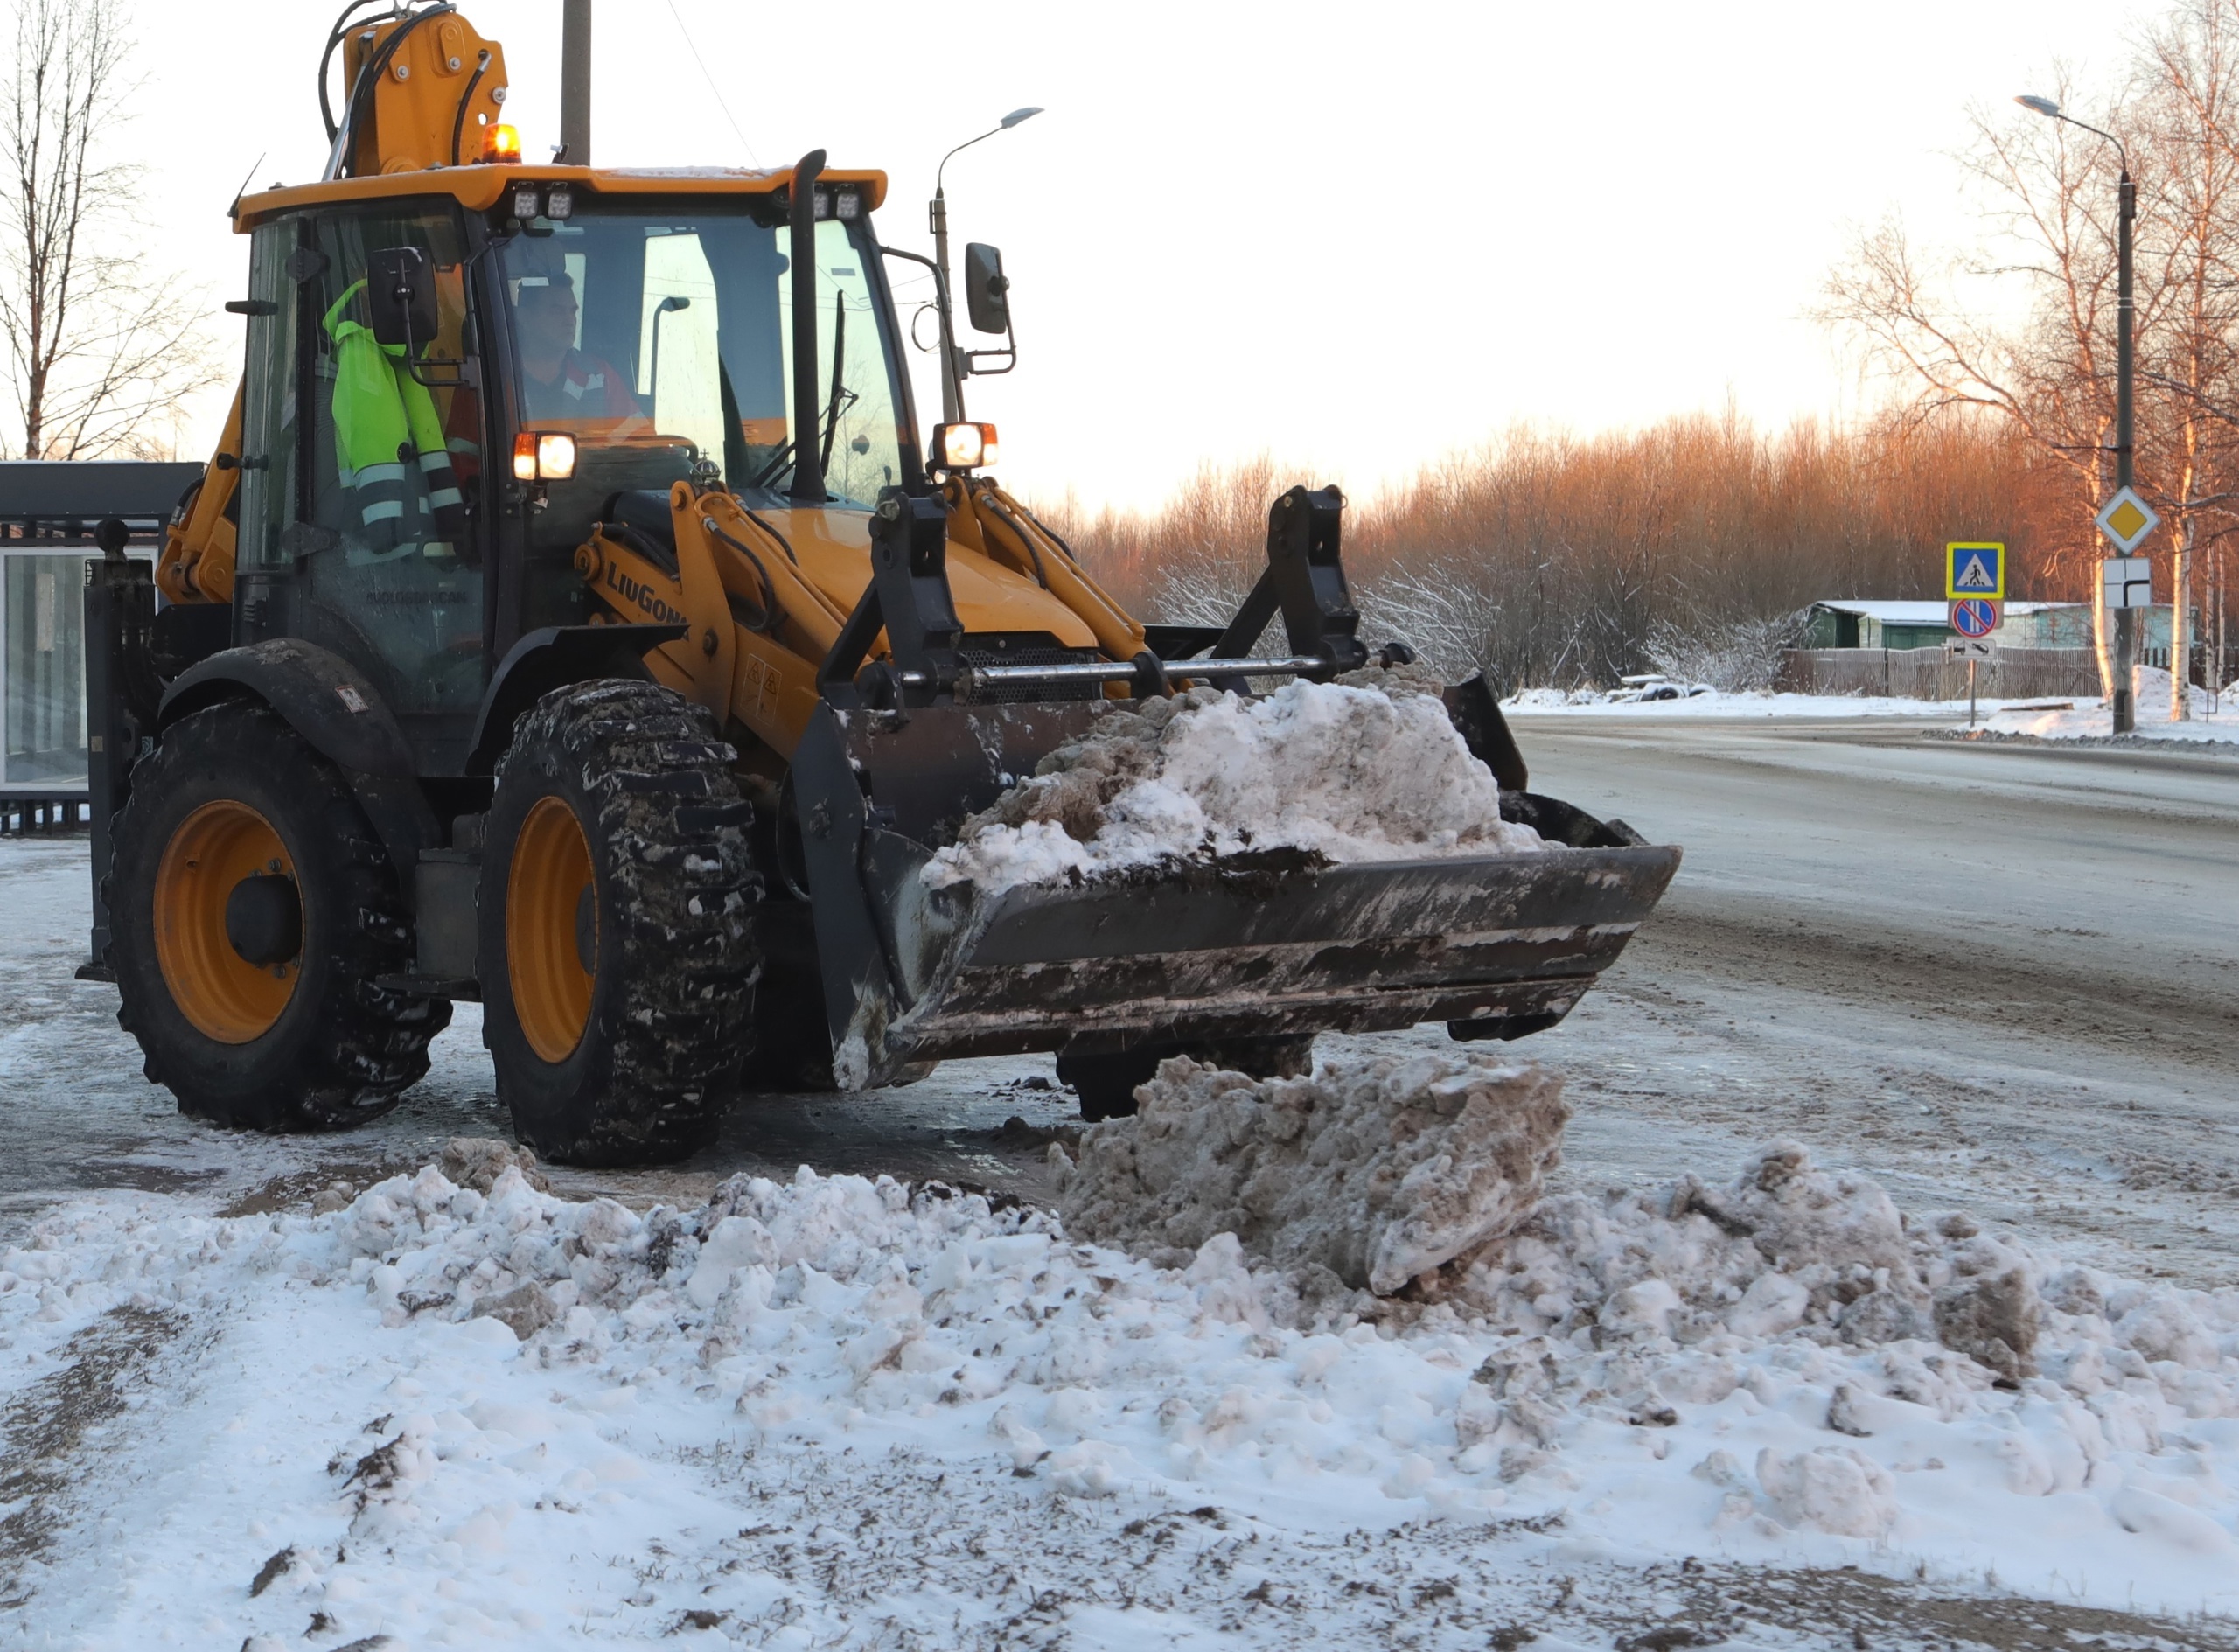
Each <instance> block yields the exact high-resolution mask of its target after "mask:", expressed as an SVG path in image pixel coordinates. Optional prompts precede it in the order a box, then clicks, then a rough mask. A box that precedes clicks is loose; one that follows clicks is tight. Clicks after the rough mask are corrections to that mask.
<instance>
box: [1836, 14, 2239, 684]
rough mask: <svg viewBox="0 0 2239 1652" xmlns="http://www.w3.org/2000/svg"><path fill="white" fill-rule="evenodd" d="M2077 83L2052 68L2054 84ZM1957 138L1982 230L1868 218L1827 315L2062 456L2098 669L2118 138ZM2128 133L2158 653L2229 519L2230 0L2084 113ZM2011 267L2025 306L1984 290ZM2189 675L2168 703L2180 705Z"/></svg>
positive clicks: (2238, 68) (2148, 43)
mask: <svg viewBox="0 0 2239 1652" xmlns="http://www.w3.org/2000/svg"><path fill="white" fill-rule="evenodd" d="M2055 90H2056V91H2057V93H2058V94H2059V97H2060V100H2061V101H2062V102H2063V103H2065V102H2068V101H2070V98H2071V95H2072V88H2071V87H2070V86H2069V85H2068V83H2067V80H2066V78H2065V77H2060V80H2059V84H2058V85H2057V86H2056V87H2055ZM1974 124H1975V134H1974V142H1973V143H1972V145H1971V146H1970V149H1969V150H1967V151H1966V152H1965V153H1964V154H1963V156H1962V157H1961V164H1962V165H1963V169H1964V171H1965V172H1966V174H1967V176H1968V178H1969V180H1970V184H1971V185H1973V186H1974V187H1975V188H1976V190H1977V192H1978V194H1979V196H1980V198H1981V200H1982V206H1983V211H1984V220H1985V229H1986V231H1987V234H1985V236H1984V240H1983V242H1982V244H1981V245H1980V246H1979V247H1977V248H1975V249H1972V250H1971V251H1969V252H1964V253H1962V254H1957V255H1955V256H1950V257H1947V258H1944V259H1942V260H1924V259H1923V258H1922V256H1921V254H1919V253H1918V252H1917V251H1916V250H1915V248H1914V247H1912V246H1911V245H1910V244H1909V243H1908V240H1907V239H1906V237H1905V235H1904V234H1903V231H1902V230H1901V228H1900V227H1898V226H1896V225H1895V224H1894V223H1892V224H1887V225H1884V226H1883V227H1881V228H1880V229H1879V230H1877V231H1874V232H1873V233H1871V234H1866V235H1865V236H1862V237H1861V238H1860V240H1859V243H1858V245H1857V247H1855V248H1854V249H1853V252H1852V256H1851V258H1850V260H1849V261H1848V262H1847V263H1846V264H1845V266H1844V267H1843V268H1839V269H1838V271H1837V272H1836V273H1835V274H1834V275H1833V276H1832V277H1831V280H1830V282H1829V285H1828V289H1827V297H1826V302H1825V303H1824V307H1823V310H1822V316H1823V318H1824V319H1826V320H1828V321H1830V322H1832V323H1835V324H1838V325H1840V326H1842V327H1844V328H1845V329H1847V330H1849V331H1851V332H1852V334H1853V335H1854V336H1856V337H1857V338H1860V339H1861V340H1862V341H1863V342H1864V343H1865V345H1866V347H1867V350H1868V352H1869V354H1870V355H1872V356H1873V357H1874V358H1876V359H1878V360H1879V361H1880V363H1881V364H1882V365H1883V366H1886V367H1887V368H1889V369H1891V370H1892V371H1893V372H1894V374H1895V375H1896V376H1897V377H1898V378H1899V379H1900V380H1903V381H1906V382H1908V383H1909V384H1910V386H1911V387H1912V395H1911V404H1912V406H1913V407H1914V408H1915V411H1916V412H1925V411H1928V410H1931V409H1936V408H1948V407H1951V406H1955V405H1964V406H1971V407H1977V408H1989V409H1991V410H1993V411H1995V412H1996V413H1998V414H1999V415H2004V416H2005V417H2006V418H2008V419H2010V420H2012V422H2014V424H2016V425H2017V426H2018V427H2019V428H2020V429H2023V430H2024V431H2026V433H2027V435H2028V436H2029V437H2030V438H2031V439H2032V440H2033V442H2035V443H2038V444H2039V445H2040V447H2041V448H2042V449H2043V450H2044V451H2046V452H2047V454H2048V455H2051V456H2053V457H2056V458H2057V459H2058V460H2059V461H2060V462H2061V464H2064V465H2065V466H2066V467H2067V468H2068V471H2069V472H2070V474H2071V475H2072V476H2073V477H2074V478H2075V488H2076V506H2077V508H2076V510H2075V515H2074V517H2073V518H2072V519H2071V520H2072V521H2073V523H2074V525H2075V544H2074V550H2073V552H2072V553H2071V556H2070V558H2069V559H2067V560H2069V561H2073V563H2074V564H2075V567H2074V568H2073V570H2072V575H2071V579H2070V583H2071V588H2073V586H2074V585H2082V586H2084V587H2085V588H2086V589H2089V592H2090V594H2091V600H2092V605H2093V611H2094V617H2095V620H2096V624H2095V627H2094V633H2095V637H2096V641H2097V644H2098V648H2099V655H2100V675H2101V679H2102V682H2103V686H2104V687H2107V688H2109V689H2111V688H2112V687H2113V681H2112V673H2111V670H2110V661H2109V659H2108V651H2107V630H2108V624H2107V615H2106V613H2105V611H2104V610H2103V606H2102V605H2101V602H2100V589H2099V582H2098V580H2097V579H2096V577H2094V576H2093V574H2092V567H2091V565H2092V564H2093V563H2095V562H2096V561H2097V559H2098V557H2099V555H2100V554H2102V553H2101V547H2100V546H2099V545H2098V544H2097V542H2096V534H2095V533H2093V531H2092V529H2091V528H2090V527H2089V519H2090V517H2091V516H2092V515H2094V514H2096V511H2097V509H2098V507H2099V505H2100V504H2101V503H2102V501H2103V498H2104V496H2105V494H2106V492H2107V491H2108V490H2109V489H2110V487H2111V485H2112V481H2113V477H2112V470H2113V466H2112V464H2111V463H2110V461H2111V458H2112V455H2111V452H2110V449H2109V447H2108V445H2107V444H2108V443H2109V441H2110V432H2111V430H2112V427H2113V422H2114V401H2115V371H2114V369H2115V350H2114V321H2115V296H2116V255H2115V253H2116V222H2115V206H2116V193H2115V190H2114V188H2113V164H2114V161H2115V156H2114V154H2113V152H2112V150H2111V146H2110V145H2108V144H2107V143H2104V142H2103V140H2102V139H2100V138H2097V137H2095V136H2091V135H2090V134H2089V133H2086V132H2081V131H2079V130H2077V129H2075V128H2074V127H2072V126H2070V125H2068V123H2067V122H2051V121H2047V120H2045V119H2042V118H2041V117H2040V116H2037V115H2011V114H2004V113H2001V114H2000V115H1998V116H1997V117H1996V118H1993V117H1992V116H1991V115H1988V114H1982V113H1978V114H1977V115H1976V117H1975V122H1974ZM2094 124H2096V125H2101V126H2104V127H2105V128H2107V129H2109V130H2110V131H2111V132H2113V133H2114V134H2115V135H2116V136H2117V137H2118V138H2119V139H2120V140H2121V142H2122V143H2123V146H2124V150H2126V151H2127V153H2128V157H2129V161H2130V167H2131V176H2132V178H2133V179H2134V180H2135V181H2136V184H2137V186H2138V226H2137V237H2136V240H2137V247H2138V253H2137V257H2136V261H2135V262H2136V269H2137V280H2136V288H2137V303H2138V315H2137V337H2138V391H2139V394H2138V403H2137V417H2136V436H2135V438H2134V439H2135V441H2136V443H2137V445H2138V456H2137V458H2138V487H2139V490H2140V491H2142V492H2145V493H2146V494H2147V495H2148V496H2149V497H2151V498H2153V499H2154V501H2155V503H2156V505H2158V506H2159V509H2160V511H2161V512H2162V514H2163V516H2164V518H2165V519H2166V520H2167V524H2168V528H2169V533H2168V539H2167V541H2166V542H2167V544H2168V545H2169V547H2170V550H2169V558H2170V575H2171V579H2170V583H2171V586H2172V593H2171V594H2172V599H2173V626H2172V637H2171V643H2172V649H2171V656H2172V657H2171V665H2172V667H2173V670H2172V677H2173V681H2174V682H2176V683H2177V684H2181V683H2182V682H2183V681H2184V680H2185V676H2186V672H2187V660H2188V657H2189V654H2188V645H2189V636H2188V626H2189V621H2190V611H2191V610H2190V598H2191V588H2192V583H2193V575H2194V561H2195V560H2196V553H2197V550H2198V549H2199V547H2201V546H2202V545H2203V544H2204V543H2207V542H2211V541H2213V540H2216V539H2217V538H2218V537H2220V535H2221V534H2222V533H2226V532H2229V529H2230V526H2231V525H2232V523H2233V522H2234V520H2235V516H2234V512H2233V506H2234V505H2235V503H2236V502H2239V443H2234V441H2233V439H2232V438H2233V435H2234V432H2233V431H2232V430H2231V429H2230V428H2229V423H2228V422H2227V421H2225V420H2223V419H2222V418H2221V417H2220V416H2219V415H2218V414H2217V412H2216V411H2215V409H2216V408H2222V407H2228V406H2229V403H2230V402H2231V401H2233V400H2234V399H2235V398H2234V388H2235V384H2239V352H2235V348H2234V338H2233V332H2234V328H2235V325H2239V282H2235V279H2234V277H2235V273H2236V272H2235V268H2234V266H2235V262H2239V256H2235V255H2236V254H2239V4H2235V3H2234V0H2179V3H2177V4H2175V5H2173V7H2172V8H2171V9H2170V10H2169V11H2168V12H2167V13H2166V14H2165V15H2164V17H2163V18H2162V19H2161V21H2160V22H2159V24H2156V25H2155V26H2154V27H2153V28H2152V29H2151V30H2149V31H2146V32H2145V34H2144V35H2143V36H2142V37H2141V38H2139V40H2138V44H2137V47H2136V51H2135V52H2134V57H2133V62H2132V65H2131V78H2130V80H2129V82H2128V84H2127V85H2126V86H2124V87H2123V88H2122V90H2121V92H2120V94H2119V95H2118V96H2117V97H2115V98H2114V99H2112V100H2111V101H2110V106H2109V108H2108V109H2107V111H2106V112H2105V113H2103V114H2100V115H2095V116H2094ZM2017 287H2018V288H2019V289H2020V291H2021V293H2022V295H2023V296H2024V297H2025V301H2026V302H2025V303H2024V304H2023V306H2022V307H2021V308H2020V310H2019V313H2018V314H2017V313H2015V311H2014V309H2013V307H2012V305H2011V303H2008V304H2006V305H2004V306H2001V305H2000V304H1998V302H1997V296H1998V292H1999V291H2000V290H2001V289H2003V290H2004V291H2005V292H2007V293H2008V294H2011V293H2012V291H2013V290H2014V289H2016V288H2017ZM2186 707H2187V701H2186V698H2185V695H2184V694H2183V692H2182V690H2181V687H2180V688H2179V689H2178V691H2177V692H2175V693H2174V694H2173V696H2172V704H2171V715H2172V716H2173V717H2182V716H2184V715H2185V714H2186Z"/></svg>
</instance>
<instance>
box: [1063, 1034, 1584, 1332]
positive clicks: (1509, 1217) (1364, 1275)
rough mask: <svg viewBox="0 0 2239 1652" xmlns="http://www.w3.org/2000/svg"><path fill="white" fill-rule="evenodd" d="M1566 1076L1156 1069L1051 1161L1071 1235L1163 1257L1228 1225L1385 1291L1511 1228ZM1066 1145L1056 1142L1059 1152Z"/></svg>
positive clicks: (1554, 1139) (1545, 1159)
mask: <svg viewBox="0 0 2239 1652" xmlns="http://www.w3.org/2000/svg"><path fill="white" fill-rule="evenodd" d="M1562 1088H1563V1087H1562V1081H1561V1080H1560V1079H1559V1078H1557V1077H1554V1076H1553V1075H1552V1074H1551V1073H1548V1072H1546V1071H1545V1070H1542V1069H1541V1068H1539V1067H1537V1066H1535V1065H1532V1064H1531V1063H1507V1064H1495V1063H1486V1062H1482V1061H1476V1060H1472V1059H1470V1058H1469V1057H1468V1056H1409V1057H1393V1056H1376V1057H1367V1058H1358V1059H1354V1060H1350V1061H1345V1060H1340V1061H1333V1062H1326V1063H1322V1065H1321V1066H1320V1067H1318V1068H1317V1069H1316V1070H1315V1072H1314V1073H1313V1074H1312V1075H1310V1076H1308V1077H1298V1078H1270V1079H1265V1080H1259V1081H1254V1080H1252V1079H1250V1078H1247V1077H1245V1076H1244V1075H1243V1074H1241V1073H1233V1072H1224V1071H1222V1070H1219V1069H1217V1068H1213V1067H1204V1066H1200V1065H1198V1064H1197V1063H1196V1062H1193V1061H1191V1060H1189V1058H1188V1057H1186V1056H1176V1057H1174V1058H1172V1059H1170V1060H1168V1061H1167V1062H1165V1063H1162V1064H1161V1066H1160V1068H1159V1071H1158V1076H1157V1077H1154V1078H1153V1079H1152V1080H1151V1081H1150V1082H1149V1083H1148V1084H1145V1085H1143V1086H1142V1087H1141V1089H1140V1091H1139V1092H1138V1098H1139V1099H1138V1105H1139V1111H1138V1112H1137V1113H1136V1115H1135V1117H1133V1118H1132V1119H1113V1120H1112V1121H1111V1122H1109V1123H1106V1124H1102V1125H1097V1126H1092V1127H1091V1128H1090V1129H1089V1130H1088V1131H1087V1132H1086V1133H1085V1135H1084V1136H1083V1137H1082V1139H1081V1142H1080V1148H1079V1161H1078V1165H1070V1164H1069V1165H1068V1166H1066V1167H1064V1170H1063V1181H1062V1187H1063V1190H1064V1197H1063V1200H1062V1202H1061V1204H1060V1206H1059V1209H1060V1210H1061V1211H1062V1213H1063V1215H1064V1222H1065V1227H1066V1230H1067V1231H1069V1232H1071V1233H1073V1234H1075V1235H1076V1236H1078V1237H1082V1238H1086V1239H1094V1240H1097V1241H1099V1242H1101V1243H1106V1244H1124V1245H1126V1247H1127V1248H1129V1249H1130V1250H1133V1251H1138V1252H1147V1253H1148V1254H1149V1255H1150V1256H1151V1258H1153V1259H1154V1260H1155V1261H1159V1262H1161V1263H1163V1264H1165V1265H1169V1266H1178V1265H1183V1264H1185V1263H1186V1262H1187V1261H1188V1260H1189V1254H1190V1253H1191V1252H1193V1251H1196V1250H1197V1249H1198V1248H1199V1247H1200V1246H1201V1245H1203V1244H1205V1243H1206V1242H1207V1241H1209V1240H1210V1239H1211V1238H1213V1237H1215V1236H1216V1235H1217V1234H1222V1233H1232V1234H1234V1235H1235V1236H1236V1237H1237V1238H1238V1241H1239V1242H1240V1243H1241V1244H1242V1246H1243V1248H1244V1249H1245V1251H1248V1252H1250V1253H1251V1254H1252V1256H1254V1257H1257V1258H1262V1259H1265V1260H1269V1261H1273V1262H1274V1263H1276V1264H1278V1265H1280V1266H1281V1267H1283V1268H1284V1269H1285V1270H1286V1271H1287V1272H1291V1273H1292V1274H1293V1275H1294V1276H1301V1275H1302V1276H1304V1277H1303V1278H1302V1279H1301V1283H1303V1284H1305V1285H1307V1286H1308V1287H1309V1288H1312V1287H1314V1286H1322V1287H1323V1288H1322V1289H1321V1290H1320V1291H1319V1292H1318V1293H1319V1294H1324V1295H1326V1294H1329V1290H1328V1289H1327V1286H1326V1285H1324V1279H1323V1276H1329V1277H1328V1283H1329V1284H1336V1283H1342V1284H1343V1285H1344V1286H1351V1287H1353V1288H1355V1289H1358V1288H1360V1287H1363V1286H1365V1287H1367V1288H1368V1289H1370V1290H1372V1291H1376V1292H1378V1293H1385V1294H1389V1293H1392V1292H1393V1291H1396V1290H1398V1289H1399V1287H1400V1286H1403V1285H1405V1284H1406V1283H1407V1282H1408V1281H1409V1280H1410V1279H1414V1278H1415V1277H1416V1276H1417V1275H1419V1274H1423V1273H1428V1272H1431V1271H1432V1270H1433V1269H1435V1268H1437V1267H1438V1266H1439V1265H1440V1264H1442V1263H1446V1262H1450V1261H1452V1260H1453V1259H1454V1258H1455V1257H1458V1256H1460V1255H1461V1254H1462V1253H1463V1252H1464V1251H1473V1250H1475V1249H1477V1248H1478V1247H1480V1246H1482V1244H1485V1243H1486V1242H1487V1241H1488V1240H1490V1239H1494V1238H1497V1237H1500V1236H1501V1235H1503V1234H1504V1233H1506V1232H1508V1231H1509V1230H1510V1229H1512V1228H1514V1227H1515V1226H1516V1224H1517V1223H1518V1222H1519V1221H1521V1220H1522V1219H1523V1218H1524V1216H1525V1215H1526V1214H1527V1213H1529V1212H1530V1211H1531V1209H1532V1207H1533V1206H1534V1205H1536V1204H1538V1202H1539V1190H1540V1182H1541V1180H1542V1178H1543V1177H1544V1176H1545V1174H1546V1172H1547V1171H1548V1170H1549V1169H1551V1168H1552V1167H1553V1166H1554V1165H1555V1164H1557V1163H1558V1162H1559V1161H1560V1157H1561V1154H1560V1147H1561V1143H1562V1136H1563V1126H1564V1125H1565V1123H1566V1122H1567V1121H1568V1119H1569V1118H1570V1110H1569V1108H1567V1107H1566V1106H1565V1105H1563V1100H1562ZM1060 1151H1061V1152H1062V1150H1060Z"/></svg>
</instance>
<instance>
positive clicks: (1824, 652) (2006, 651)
mask: <svg viewBox="0 0 2239 1652" xmlns="http://www.w3.org/2000/svg"><path fill="white" fill-rule="evenodd" d="M1775 687H1779V688H1782V689H1784V690H1786V691H1787V692H1789V693H1790V694H1894V695H1897V696H1900V697H1902V698H1905V699H1910V700H1964V699H1965V698H1966V697H1967V662H1966V661H1965V660H1963V659H1956V658H1954V657H1953V656H1952V655H1950V654H1948V653H1946V652H1944V651H1943V649H1941V648H1791V649H1788V650H1786V651H1785V652H1782V655H1781V671H1780V677H1779V679H1778V680H1777V682H1776V684H1775ZM1975 692H1976V693H1977V694H1980V695H1982V696H1983V697H1984V699H1987V700H2027V699H2033V698H2035V697H2037V696H2039V695H2047V694H2060V695H2079V694H2080V695H2086V696H2096V694H2098V692H2099V666H2098V664H2097V661H2096V659H2095V657H2094V656H2093V654H2092V652H2091V650H2089V648H2001V649H2000V650H1999V651H1998V654H1997V656H1996V657H1995V658H1993V659H1985V660H1982V661H1980V662H1979V663H1978V664H1977V667H1976V674H1975Z"/></svg>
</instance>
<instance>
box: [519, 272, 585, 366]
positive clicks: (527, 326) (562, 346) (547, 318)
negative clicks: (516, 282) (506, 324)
mask: <svg viewBox="0 0 2239 1652" xmlns="http://www.w3.org/2000/svg"><path fill="white" fill-rule="evenodd" d="M531 290H532V291H536V290H537V289H531ZM576 313H577V311H576V306H575V294H573V293H571V292H568V291H567V290H566V289H561V290H558V291H556V292H555V290H553V289H551V288H545V289H542V290H541V291H539V292H538V293H537V296H536V297H535V298H534V300H532V301H531V302H529V303H524V304H523V305H521V307H520V329H521V342H522V344H523V345H527V348H528V350H529V351H530V352H531V353H532V354H535V355H558V354H560V353H561V352H563V351H566V350H568V349H570V348H572V347H573V346H574V345H575V316H576Z"/></svg>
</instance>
